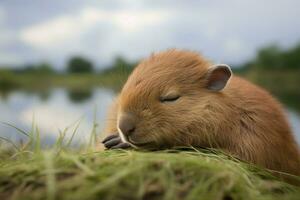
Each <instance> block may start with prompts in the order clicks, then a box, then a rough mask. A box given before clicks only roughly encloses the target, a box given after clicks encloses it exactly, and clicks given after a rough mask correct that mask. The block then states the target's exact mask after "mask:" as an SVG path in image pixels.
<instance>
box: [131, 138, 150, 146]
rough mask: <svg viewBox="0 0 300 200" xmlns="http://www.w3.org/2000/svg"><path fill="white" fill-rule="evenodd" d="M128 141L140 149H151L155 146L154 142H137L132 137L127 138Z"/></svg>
mask: <svg viewBox="0 0 300 200" xmlns="http://www.w3.org/2000/svg"><path fill="white" fill-rule="evenodd" d="M127 141H128V142H129V143H130V144H132V145H134V146H136V147H138V148H147V147H148V148H150V147H153V145H154V142H152V141H150V142H135V141H133V140H132V139H131V138H130V137H128V138H127Z"/></svg>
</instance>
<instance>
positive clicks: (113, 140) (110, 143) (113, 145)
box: [102, 134, 131, 149]
mask: <svg viewBox="0 0 300 200" xmlns="http://www.w3.org/2000/svg"><path fill="white" fill-rule="evenodd" d="M102 143H103V144H104V146H105V147H106V148H107V149H127V148H129V147H131V146H130V144H128V143H124V142H122V140H121V138H120V136H119V135H118V134H112V135H109V136H107V137H106V138H105V139H104V140H103V141H102Z"/></svg>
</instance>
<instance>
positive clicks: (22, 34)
mask: <svg viewBox="0 0 300 200" xmlns="http://www.w3.org/2000/svg"><path fill="white" fill-rule="evenodd" d="M299 17H300V1H298V0H264V1H258V0H251V1H240V0H227V1H219V0H187V1H174V0H160V1H158V0H151V1H150V0H147V1H144V0H120V1H115V0H101V1H94V0H89V1H86V0H64V1H61V0H42V1H41V0H0V67H1V66H12V67H13V66H21V65H25V64H30V63H36V62H45V61H46V62H49V63H51V64H52V65H53V66H54V67H55V68H56V69H58V70H59V69H63V68H64V67H65V65H66V63H67V61H68V59H69V58H70V57H71V56H74V55H82V56H85V57H87V58H89V59H90V60H91V61H93V62H94V63H95V65H96V66H97V67H98V68H103V67H105V66H107V65H109V64H111V63H112V62H113V60H114V58H115V57H116V56H124V57H126V58H128V59H129V60H132V61H133V60H138V59H140V58H143V57H147V56H148V55H150V54H151V53H152V52H157V51H162V50H165V49H168V48H180V49H189V50H194V51H198V52H200V53H202V54H203V55H204V56H206V57H207V58H209V59H210V60H212V61H214V62H216V63H227V64H232V65H238V64H241V63H243V62H245V61H247V60H249V59H251V58H253V57H254V56H255V54H256V52H257V50H258V49H259V48H261V47H263V46H266V45H269V44H273V43H275V44H278V45H280V46H282V47H283V48H288V47H291V46H294V45H296V44H297V43H298V42H300V20H299Z"/></svg>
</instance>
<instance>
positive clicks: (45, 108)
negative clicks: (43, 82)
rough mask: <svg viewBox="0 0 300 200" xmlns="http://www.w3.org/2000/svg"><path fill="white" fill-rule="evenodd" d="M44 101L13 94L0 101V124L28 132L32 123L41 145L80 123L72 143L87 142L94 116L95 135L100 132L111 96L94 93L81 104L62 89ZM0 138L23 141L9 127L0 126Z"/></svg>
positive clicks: (105, 92)
mask: <svg viewBox="0 0 300 200" xmlns="http://www.w3.org/2000/svg"><path fill="white" fill-rule="evenodd" d="M50 94H51V95H49V96H47V100H45V99H44V98H43V96H41V95H39V94H38V93H37V94H34V95H32V94H29V93H28V92H25V91H14V92H12V93H11V94H10V95H9V96H8V97H6V99H5V100H3V98H1V99H0V110H1V116H0V121H2V122H8V123H11V124H13V125H16V126H17V127H19V128H21V129H22V130H25V131H27V132H29V131H30V130H31V126H32V122H33V121H34V123H35V124H36V125H37V126H38V128H39V130H40V132H41V135H42V141H43V143H44V144H51V143H53V142H54V141H55V140H56V138H57V137H58V135H59V130H64V129H65V128H66V127H67V126H69V125H72V124H74V122H76V121H78V120H80V126H79V129H78V131H77V134H76V137H75V142H79V141H87V140H88V139H89V136H90V133H91V131H92V128H93V123H94V113H95V112H96V116H97V123H98V124H99V131H100V130H101V129H102V128H103V125H104V120H105V115H106V113H107V108H108V107H109V104H110V103H111V102H112V100H113V98H114V96H115V94H114V92H113V91H112V90H109V89H101V88H99V89H95V90H92V91H91V94H93V95H89V98H87V97H88V96H87V95H86V96H85V98H83V99H84V101H83V100H82V98H81V102H80V103H79V102H78V99H76V100H75V102H74V99H73V98H70V95H69V93H68V92H67V91H66V90H64V89H54V90H51V91H50ZM0 131H1V133H0V135H1V136H3V137H6V138H11V139H12V140H14V141H16V140H17V141H18V140H19V139H25V138H24V137H23V136H22V135H20V134H18V133H17V132H16V130H14V129H13V128H11V127H9V126H5V125H1V126H0Z"/></svg>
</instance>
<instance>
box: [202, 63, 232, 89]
mask: <svg viewBox="0 0 300 200" xmlns="http://www.w3.org/2000/svg"><path fill="white" fill-rule="evenodd" d="M231 74H232V72H231V69H230V67H229V66H228V65H226V64H217V65H213V66H211V67H210V68H209V70H208V73H207V75H206V79H207V83H206V88H207V89H209V90H212V91H220V90H222V89H223V88H224V87H225V86H226V84H227V82H228V80H229V78H230V77H231Z"/></svg>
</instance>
